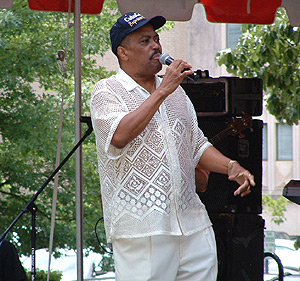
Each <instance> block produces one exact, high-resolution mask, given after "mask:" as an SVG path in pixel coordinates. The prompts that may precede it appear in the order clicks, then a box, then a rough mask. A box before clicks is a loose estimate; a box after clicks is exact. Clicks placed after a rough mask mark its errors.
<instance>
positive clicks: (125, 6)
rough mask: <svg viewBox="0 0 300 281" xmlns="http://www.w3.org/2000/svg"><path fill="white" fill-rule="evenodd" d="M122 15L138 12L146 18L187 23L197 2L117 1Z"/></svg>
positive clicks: (182, 0)
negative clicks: (160, 17)
mask: <svg viewBox="0 0 300 281" xmlns="http://www.w3.org/2000/svg"><path fill="white" fill-rule="evenodd" d="M117 2H118V5H119V9H120V11H121V13H122V14H124V13H126V12H135V11H137V12H139V13H141V14H142V15H143V16H145V17H146V18H150V17H153V16H156V15H161V16H164V17H165V18H166V19H167V20H174V21H188V20H190V19H191V17H192V13H193V9H194V5H195V4H196V3H198V0H163V1H162V0H151V1H149V0H117Z"/></svg>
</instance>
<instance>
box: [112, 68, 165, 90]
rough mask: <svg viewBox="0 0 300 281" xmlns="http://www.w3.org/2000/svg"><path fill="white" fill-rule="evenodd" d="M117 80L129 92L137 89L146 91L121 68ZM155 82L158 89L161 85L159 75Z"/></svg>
mask: <svg viewBox="0 0 300 281" xmlns="http://www.w3.org/2000/svg"><path fill="white" fill-rule="evenodd" d="M116 78H117V79H118V81H120V82H121V83H122V85H123V86H124V87H125V89H126V90H127V91H132V90H134V89H135V88H137V87H138V88H142V89H144V88H143V87H142V86H141V85H140V84H138V83H136V82H135V81H134V80H133V79H132V78H131V77H130V76H129V75H128V74H127V73H126V72H125V71H124V70H123V69H122V68H119V71H118V73H117V74H116ZM155 81H156V87H158V86H159V84H160V79H159V78H158V76H157V75H155Z"/></svg>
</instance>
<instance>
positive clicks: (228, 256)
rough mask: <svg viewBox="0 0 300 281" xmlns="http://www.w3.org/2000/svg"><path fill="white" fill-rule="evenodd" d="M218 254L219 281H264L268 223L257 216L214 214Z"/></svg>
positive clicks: (212, 218) (212, 216) (211, 214)
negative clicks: (265, 238) (266, 228)
mask: <svg viewBox="0 0 300 281" xmlns="http://www.w3.org/2000/svg"><path fill="white" fill-rule="evenodd" d="M209 215H210V219H211V221H212V223H213V229H214V232H215V236H216V243H217V253H218V278H217V281H262V280H263V260H264V238H263V237H264V236H263V233H264V220H263V219H262V217H261V216H259V215H255V214H230V213H229V214H228V213H227V214H225V213H223V214H222V213H210V214H209Z"/></svg>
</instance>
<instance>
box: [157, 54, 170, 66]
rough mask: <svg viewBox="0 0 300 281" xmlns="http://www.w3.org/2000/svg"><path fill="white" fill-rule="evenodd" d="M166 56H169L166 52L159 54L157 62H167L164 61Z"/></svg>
mask: <svg viewBox="0 0 300 281" xmlns="http://www.w3.org/2000/svg"><path fill="white" fill-rule="evenodd" d="M168 58H170V55H169V54H167V53H164V54H161V55H160V56H159V62H160V63H161V64H167V63H166V61H167V59H168Z"/></svg>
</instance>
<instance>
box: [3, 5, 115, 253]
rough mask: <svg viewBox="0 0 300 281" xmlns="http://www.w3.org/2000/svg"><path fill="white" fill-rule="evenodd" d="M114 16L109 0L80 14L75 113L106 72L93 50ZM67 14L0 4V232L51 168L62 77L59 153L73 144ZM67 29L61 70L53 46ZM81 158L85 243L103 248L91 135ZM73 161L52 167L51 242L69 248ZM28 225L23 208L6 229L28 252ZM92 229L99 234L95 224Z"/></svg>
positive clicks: (44, 238)
mask: <svg viewBox="0 0 300 281" xmlns="http://www.w3.org/2000/svg"><path fill="white" fill-rule="evenodd" d="M118 16H119V12H118V9H117V3H116V1H105V5H104V7H103V10H102V12H101V14H100V15H82V16H81V21H82V28H81V29H82V85H83V91H82V99H83V109H82V111H83V115H89V106H88V100H89V96H90V92H91V89H92V87H93V84H94V83H95V82H96V81H97V80H99V79H101V78H104V77H106V76H108V75H109V73H108V72H107V71H106V70H105V69H104V68H103V67H101V66H98V65H97V63H96V59H95V55H104V53H105V52H106V51H107V50H108V48H109V47H110V45H109V36H108V33H109V32H108V31H109V28H110V26H111V25H112V24H113V22H115V20H116V18H117V17H118ZM67 18H68V15H67V13H55V12H38V11H32V10H30V9H29V8H28V6H27V2H26V1H22V0H14V5H13V7H12V9H9V10H0V104H1V108H0V136H1V140H0V167H1V169H0V205H1V207H0V217H1V224H0V233H3V232H4V230H5V229H6V228H7V227H8V226H9V225H10V223H11V222H12V221H13V220H14V219H15V217H16V216H17V215H18V214H19V213H20V212H21V210H22V209H23V207H24V206H25V205H26V203H27V202H28V201H29V199H30V198H31V197H32V195H33V194H35V193H36V191H37V190H38V189H39V188H40V186H41V185H42V184H43V183H44V182H45V180H46V179H47V178H48V177H49V176H50V175H51V173H52V172H53V171H54V169H55V157H56V143H57V137H58V125H59V111H60V101H61V97H62V92H63V88H64V86H63V85H64V84H65V97H64V98H65V114H64V123H63V136H62V153H61V155H62V159H63V158H64V157H65V156H66V155H67V154H68V152H69V151H70V150H71V149H72V148H73V146H74V145H75V129H74V124H75V122H74V112H75V110H74V82H73V81H74V71H73V69H74V30H73V25H72V24H71V25H70V27H69V29H68V28H67ZM72 21H73V15H71V22H72ZM68 30H69V44H68V68H67V72H66V75H65V78H64V77H63V75H62V74H61V73H60V72H59V70H58V68H57V66H56V58H55V54H56V53H57V52H58V50H61V49H65V50H66V48H65V46H66V44H67V31H68ZM37 88H38V90H36V89H37ZM85 129H87V127H86V125H83V130H85ZM83 158H84V159H83V163H84V165H83V179H84V242H85V247H86V248H89V249H91V250H94V251H97V252H102V253H103V250H102V249H100V247H99V245H98V243H97V240H96V237H95V234H94V225H95V223H96V221H97V220H98V218H99V217H101V216H102V211H101V203H100V194H99V177H98V173H97V156H96V151H95V140H94V136H93V135H91V136H89V138H88V139H87V140H86V141H85V143H84V145H83ZM74 166H75V159H74V157H72V158H71V159H70V160H69V161H68V162H67V164H66V165H65V166H64V167H63V169H62V171H61V173H60V182H59V195H58V205H57V219H56V228H55V234H56V235H55V239H54V247H55V248H73V249H74V248H76V227H75V219H76V218H75V209H76V208H75V169H74ZM52 188H53V182H51V183H50V184H49V185H48V186H47V187H46V188H45V190H44V191H43V192H42V193H41V194H40V196H39V197H38V199H37V200H36V202H35V203H36V205H37V208H38V212H37V221H36V224H37V239H36V242H37V248H38V249H39V248H47V247H48V244H49V235H50V218H51V205H52ZM30 226H31V216H30V214H25V215H23V216H22V218H21V220H20V221H19V222H18V223H17V224H16V225H15V227H14V228H13V229H12V232H11V233H9V235H8V236H7V237H6V238H7V239H9V240H11V241H13V242H14V244H15V245H16V246H17V248H18V252H19V254H26V255H28V254H30V252H31V243H30ZM98 232H99V233H100V235H99V236H100V238H101V239H102V240H101V241H102V242H104V241H105V235H104V229H103V226H100V227H99V230H98Z"/></svg>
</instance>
